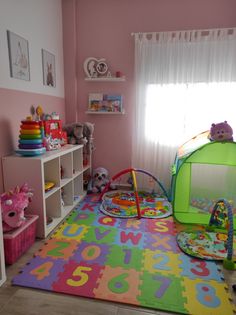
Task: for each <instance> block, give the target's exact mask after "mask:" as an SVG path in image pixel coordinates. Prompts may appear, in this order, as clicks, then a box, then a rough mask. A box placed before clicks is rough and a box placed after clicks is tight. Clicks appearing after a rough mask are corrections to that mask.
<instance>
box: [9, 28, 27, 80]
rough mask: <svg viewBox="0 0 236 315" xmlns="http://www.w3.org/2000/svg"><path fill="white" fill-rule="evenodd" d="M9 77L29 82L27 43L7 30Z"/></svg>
mask: <svg viewBox="0 0 236 315" xmlns="http://www.w3.org/2000/svg"><path fill="white" fill-rule="evenodd" d="M7 42H8V53H9V65H10V76H11V77H12V78H15V79H20V80H25V81H30V63H29V43H28V41H27V40H26V39H25V38H23V37H21V36H20V35H17V34H15V33H13V32H11V31H9V30H7Z"/></svg>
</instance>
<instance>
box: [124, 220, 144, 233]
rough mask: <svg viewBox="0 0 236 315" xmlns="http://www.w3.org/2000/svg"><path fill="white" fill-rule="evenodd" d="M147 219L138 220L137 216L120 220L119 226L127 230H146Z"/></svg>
mask: <svg viewBox="0 0 236 315" xmlns="http://www.w3.org/2000/svg"><path fill="white" fill-rule="evenodd" d="M146 221H147V220H137V218H129V219H126V220H119V221H118V223H119V228H120V229H122V230H125V231H136V232H138V231H142V233H143V232H145V230H146Z"/></svg>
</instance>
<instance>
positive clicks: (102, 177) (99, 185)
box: [88, 167, 109, 193]
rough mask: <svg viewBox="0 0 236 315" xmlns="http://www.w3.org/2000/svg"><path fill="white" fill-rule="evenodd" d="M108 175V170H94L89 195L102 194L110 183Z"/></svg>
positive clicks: (102, 168)
mask: <svg viewBox="0 0 236 315" xmlns="http://www.w3.org/2000/svg"><path fill="white" fill-rule="evenodd" d="M108 175H109V174H108V170H107V169H105V168H104V167H98V168H96V169H95V170H93V174H92V179H91V180H90V182H89V184H88V193H98V192H99V193H100V192H101V191H102V190H103V189H104V187H105V186H106V184H107V183H108V182H109V179H108Z"/></svg>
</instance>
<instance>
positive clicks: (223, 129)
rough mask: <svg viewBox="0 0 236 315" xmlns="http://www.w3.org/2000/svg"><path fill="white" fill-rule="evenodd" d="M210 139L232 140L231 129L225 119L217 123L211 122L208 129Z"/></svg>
mask: <svg viewBox="0 0 236 315" xmlns="http://www.w3.org/2000/svg"><path fill="white" fill-rule="evenodd" d="M210 140H211V141H233V129H232V128H231V127H230V125H229V124H228V123H227V121H226V120H225V121H224V122H221V123H218V124H212V125H211V129H210Z"/></svg>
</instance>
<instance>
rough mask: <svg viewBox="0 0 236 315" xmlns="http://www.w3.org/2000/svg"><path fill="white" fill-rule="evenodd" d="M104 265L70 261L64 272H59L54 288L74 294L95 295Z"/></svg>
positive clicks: (57, 290)
mask: <svg viewBox="0 0 236 315" xmlns="http://www.w3.org/2000/svg"><path fill="white" fill-rule="evenodd" d="M101 270H102V267H101V266H98V265H95V264H86V263H84V262H83V263H79V264H78V263H77V262H75V261H73V260H70V261H68V264H66V265H65V266H64V272H63V273H61V274H59V276H58V280H57V281H56V282H55V283H54V284H53V290H54V291H56V292H63V293H67V294H72V295H79V296H87V297H94V294H93V288H94V284H95V283H96V281H97V280H98V277H99V275H100V273H101Z"/></svg>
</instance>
